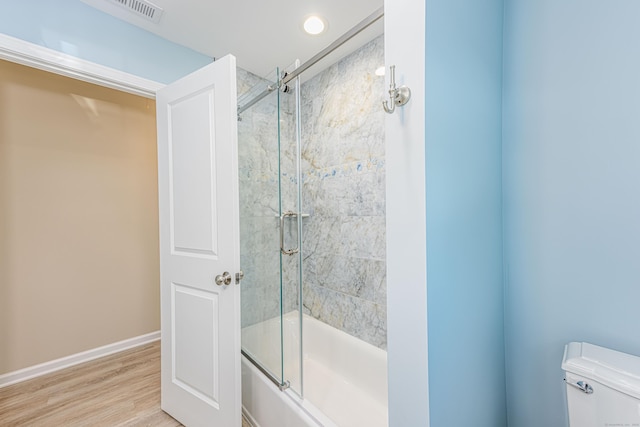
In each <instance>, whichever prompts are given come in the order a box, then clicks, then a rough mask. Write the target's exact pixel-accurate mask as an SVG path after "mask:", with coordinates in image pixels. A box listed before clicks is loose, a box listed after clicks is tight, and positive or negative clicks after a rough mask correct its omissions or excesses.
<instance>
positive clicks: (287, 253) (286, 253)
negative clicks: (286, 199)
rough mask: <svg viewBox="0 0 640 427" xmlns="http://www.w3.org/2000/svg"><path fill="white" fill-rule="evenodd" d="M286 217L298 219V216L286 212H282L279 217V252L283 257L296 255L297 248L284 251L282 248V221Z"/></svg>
mask: <svg viewBox="0 0 640 427" xmlns="http://www.w3.org/2000/svg"><path fill="white" fill-rule="evenodd" d="M286 217H296V218H297V217H298V214H297V213H295V212H292V211H286V212H283V213H282V215H280V252H282V253H283V254H284V255H293V254H297V253H298V250H299V248H298V247H295V248H293V249H285V248H284V219H285V218H286Z"/></svg>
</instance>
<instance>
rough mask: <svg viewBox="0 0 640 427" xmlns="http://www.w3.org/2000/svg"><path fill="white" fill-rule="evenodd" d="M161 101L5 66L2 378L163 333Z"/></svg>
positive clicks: (0, 64)
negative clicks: (158, 141) (157, 104)
mask: <svg viewBox="0 0 640 427" xmlns="http://www.w3.org/2000/svg"><path fill="white" fill-rule="evenodd" d="M159 300H160V295H159V257H158V194H157V164H156V129H155V103H154V101H152V100H147V99H144V98H140V97H137V96H133V95H128V94H124V93H120V92H117V91H114V90H110V89H105V88H101V87H97V86H94V85H91V84H87V83H82V82H78V81H75V80H72V79H68V78H65V77H61V76H56V75H53V74H50V73H46V72H42V71H38V70H34V69H30V68H27V67H23V66H20V65H16V64H12V63H8V62H4V61H0V374H2V373H7V372H11V371H15V370H17V369H21V368H24V367H28V366H32V365H34V364H38V363H42V362H46V361H50V360H53V359H56V358H59V357H63V356H67V355H70V354H74V353H78V352H81V351H84V350H88V349H92V348H95V347H99V346H102V345H105V344H110V343H113V342H116V341H120V340H123V339H127V338H131V337H135V336H138V335H142V334H145V333H149V332H153V331H157V330H158V329H159V327H160V314H159V308H160V301H159Z"/></svg>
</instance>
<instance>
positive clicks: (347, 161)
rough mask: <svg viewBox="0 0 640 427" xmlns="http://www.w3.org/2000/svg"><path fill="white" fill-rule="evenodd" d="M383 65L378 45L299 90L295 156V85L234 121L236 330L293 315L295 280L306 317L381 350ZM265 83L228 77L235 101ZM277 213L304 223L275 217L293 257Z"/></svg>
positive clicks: (242, 76)
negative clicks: (239, 276)
mask: <svg viewBox="0 0 640 427" xmlns="http://www.w3.org/2000/svg"><path fill="white" fill-rule="evenodd" d="M383 64H384V47H383V37H382V36H381V37H378V38H377V39H375V40H373V41H371V42H369V43H367V44H366V45H364V46H363V47H361V48H360V49H359V50H357V51H356V52H354V53H352V54H351V55H349V56H347V57H345V58H344V59H342V60H340V61H339V62H337V63H335V64H333V65H332V66H330V67H328V68H327V69H325V70H324V71H322V72H321V73H319V74H317V75H316V76H314V77H313V78H311V79H310V80H308V81H306V82H304V83H303V84H302V85H301V88H300V97H301V105H300V116H301V138H302V140H301V152H300V156H298V146H297V142H296V120H295V119H296V110H295V109H296V105H295V87H293V86H292V89H293V90H292V92H291V93H288V94H283V93H276V92H274V93H273V94H272V95H269V96H268V97H267V98H265V99H263V100H262V101H260V102H259V103H258V104H256V105H255V106H253V107H251V108H250V109H248V110H247V111H245V112H244V113H243V115H242V121H241V122H239V123H238V132H239V149H238V151H239V179H240V210H241V230H240V231H241V262H242V266H243V270H244V271H245V275H246V276H245V280H244V281H243V285H242V286H243V289H242V325H243V327H244V326H248V325H252V324H255V323H257V322H260V321H263V320H267V319H269V318H272V317H275V316H277V315H278V314H279V313H280V310H281V309H282V310H283V311H284V312H287V311H290V310H296V309H300V307H299V305H300V299H299V296H300V295H299V291H300V283H301V282H300V279H301V278H302V306H303V307H302V310H303V311H304V312H305V313H307V314H309V315H311V316H313V317H315V318H317V319H319V320H321V321H322V322H325V323H327V324H329V325H331V326H334V327H336V328H338V329H341V330H343V331H345V332H347V333H349V334H351V335H354V336H356V337H357V338H360V339H362V340H364V341H367V342H369V343H371V344H373V345H376V346H378V347H380V348H383V349H384V348H386V263H385V251H386V232H385V203H386V201H385V152H384V146H385V140H384V120H385V113H384V112H383V110H382V107H381V101H382V100H383V99H384V96H385V94H386V89H385V83H384V78H383V77H379V76H376V75H375V74H374V71H375V70H376V69H377V68H378V67H379V66H381V65H383ZM272 77H273V76H272ZM268 83H269V79H266V80H265V79H260V78H258V77H256V76H254V75H251V74H250V73H247V72H245V71H243V70H238V93H247V92H252V93H253V92H256V91H257V89H252V88H255V87H258V88H259V87H264V86H265V85H266V84H268ZM278 138H279V139H278ZM298 159H300V160H299V161H300V164H298ZM297 167H300V168H301V174H300V178H301V182H298V181H299V178H298V173H297ZM299 187H300V188H299ZM299 194H300V195H301V197H300V198H299ZM280 210H282V211H286V210H292V211H300V212H303V213H306V214H309V216H308V217H305V218H302V219H295V218H286V219H285V242H286V245H287V247H292V246H296V245H300V246H301V250H302V252H301V254H300V255H295V256H282V257H281V256H280V252H279V243H280V240H279V239H280V237H279V232H280V230H279V218H278V215H279V212H280ZM298 220H300V221H302V236H300V239H299V238H298V223H297V221H298ZM301 261H302V262H301ZM281 284H282V296H281V293H280V290H281V288H280V285H281ZM281 304H282V306H281Z"/></svg>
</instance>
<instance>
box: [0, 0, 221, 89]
mask: <svg viewBox="0 0 640 427" xmlns="http://www.w3.org/2000/svg"><path fill="white" fill-rule="evenodd" d="M0 11H1V13H0V32H1V33H4V34H7V35H10V36H12V37H16V38H19V39H22V40H26V41H28V42H31V43H34V44H38V45H41V46H45V47H48V48H50V49H53V50H57V51H60V52H64V53H68V54H70V55H74V56H77V57H79V58H82V59H86V60H88V61H92V62H96V63H98V64H102V65H106V66H108V67H111V68H115V69H118V70H122V71H126V72H128V73H131V74H135V75H138V76H140V77H144V78H147V79H150V80H155V81H158V82H161V83H170V82H172V81H174V80H176V79H178V78H180V77H182V76H184V75H186V74H189V73H190V72H192V71H194V70H196V69H198V68H200V67H202V66H204V65H206V64H208V63H210V62H211V60H212V59H211V58H209V57H207V56H205V55H202V54H200V53H197V52H195V51H193V50H190V49H187V48H185V47H182V46H180V45H177V44H175V43H171V42H169V41H167V40H164V39H162V38H160V37H158V36H156V35H154V34H151V33H149V32H148V31H144V30H141V29H139V28H137V27H135V26H133V25H130V24H127V23H125V22H123V21H120V20H118V19H116V18H114V17H112V16H111V15H108V14H106V13H103V12H100V11H98V10H97V9H94V8H92V7H90V6H87V5H86V4H84V3H82V2H80V1H79V0H56V1H50V0H28V1H12V0H0Z"/></svg>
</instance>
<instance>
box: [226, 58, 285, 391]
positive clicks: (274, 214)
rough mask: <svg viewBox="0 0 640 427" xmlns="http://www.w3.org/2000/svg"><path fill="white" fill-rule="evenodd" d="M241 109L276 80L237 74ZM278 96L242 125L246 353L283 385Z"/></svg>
mask: <svg viewBox="0 0 640 427" xmlns="http://www.w3.org/2000/svg"><path fill="white" fill-rule="evenodd" d="M237 71H238V74H237V76H238V94H239V97H238V105H239V106H240V107H242V106H243V105H247V104H248V103H250V102H252V101H253V100H255V97H256V96H257V95H259V94H260V93H262V92H263V91H264V90H265V89H266V88H267V87H268V86H269V85H274V84H275V82H277V80H278V75H279V71H278V70H277V69H276V70H275V71H274V72H273V73H272V74H270V75H269V76H268V78H259V77H257V76H255V75H253V74H251V73H249V72H246V71H244V70H242V69H238V70H237ZM279 103H280V93H279V91H277V90H274V91H273V92H272V93H270V94H269V95H268V96H266V97H265V98H264V99H262V100H260V101H259V102H257V103H255V104H254V105H252V106H251V107H250V108H248V109H247V110H246V111H244V112H243V113H242V114H241V115H240V117H239V121H238V171H239V173H238V175H239V187H240V188H239V190H240V263H241V264H240V265H241V267H242V269H243V271H244V273H245V276H244V279H243V281H242V287H241V294H242V296H241V299H242V350H243V351H244V352H245V353H246V354H248V355H249V356H250V357H251V358H252V359H254V361H255V362H257V363H258V364H260V365H261V366H262V367H263V368H264V369H266V370H267V371H268V372H270V373H271V375H272V376H274V377H275V378H276V379H277V380H278V381H279V382H280V383H283V382H284V375H283V366H282V345H283V344H282V266H281V257H280V215H281V214H282V209H281V208H282V207H281V203H280V158H279V152H280V147H279V144H280V139H279V136H280V135H279V134H280V129H279V127H280V111H279V110H280V106H279Z"/></svg>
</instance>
